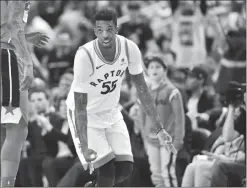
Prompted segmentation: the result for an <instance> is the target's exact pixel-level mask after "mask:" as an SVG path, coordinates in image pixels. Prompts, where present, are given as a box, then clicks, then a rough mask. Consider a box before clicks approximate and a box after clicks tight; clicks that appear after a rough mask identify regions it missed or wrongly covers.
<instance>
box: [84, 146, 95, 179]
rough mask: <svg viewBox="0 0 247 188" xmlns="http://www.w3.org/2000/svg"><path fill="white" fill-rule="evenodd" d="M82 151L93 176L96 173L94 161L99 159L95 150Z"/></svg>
mask: <svg viewBox="0 0 247 188" xmlns="http://www.w3.org/2000/svg"><path fill="white" fill-rule="evenodd" d="M81 149H82V153H83V156H84V158H85V160H86V161H87V163H88V166H89V173H90V174H92V173H93V171H94V167H93V164H92V161H94V160H95V159H96V158H97V153H96V152H95V151H94V150H92V149H89V148H88V149H86V150H83V148H81Z"/></svg>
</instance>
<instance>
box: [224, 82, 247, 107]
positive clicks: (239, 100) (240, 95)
mask: <svg viewBox="0 0 247 188" xmlns="http://www.w3.org/2000/svg"><path fill="white" fill-rule="evenodd" d="M244 93H246V83H244V84H242V83H239V82H235V81H231V82H230V83H229V85H228V89H227V90H226V93H225V94H224V96H223V99H224V104H226V105H229V104H233V105H234V106H239V105H242V104H244V103H245V100H244Z"/></svg>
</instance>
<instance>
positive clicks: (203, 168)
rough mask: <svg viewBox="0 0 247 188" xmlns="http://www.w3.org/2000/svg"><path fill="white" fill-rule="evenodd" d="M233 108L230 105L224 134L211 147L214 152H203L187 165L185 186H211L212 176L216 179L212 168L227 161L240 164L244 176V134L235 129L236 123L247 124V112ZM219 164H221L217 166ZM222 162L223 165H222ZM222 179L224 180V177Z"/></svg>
mask: <svg viewBox="0 0 247 188" xmlns="http://www.w3.org/2000/svg"><path fill="white" fill-rule="evenodd" d="M233 109H234V108H233V107H232V105H230V106H229V108H228V115H227V118H226V120H225V123H224V126H223V129H222V136H221V137H219V138H218V139H217V140H216V141H215V143H214V145H213V147H212V148H211V149H212V150H211V151H214V152H206V151H205V152H203V154H205V156H196V157H195V159H194V161H193V162H192V163H191V164H189V165H188V166H187V168H186V171H185V174H184V178H183V182H182V186H183V187H191V186H192V187H194V186H195V187H207V186H210V181H211V178H213V179H214V176H212V169H214V166H216V167H219V166H220V167H222V166H224V164H225V163H227V164H234V163H235V164H236V166H239V172H240V173H239V174H241V173H242V174H241V176H242V177H244V173H243V170H244V167H245V165H244V164H243V163H244V161H245V151H244V150H245V149H244V136H243V135H240V134H239V133H238V132H237V131H235V130H234V124H235V125H236V126H241V127H242V126H245V124H246V123H245V122H244V121H243V120H245V117H243V116H244V114H245V112H244V113H243V112H242V113H236V112H237V110H236V111H235V112H234V110H233ZM240 121H241V122H240ZM239 124H241V125H239ZM217 164H220V165H219V166H217ZM221 164H223V165H222V166H221ZM240 164H242V165H240ZM226 166H227V165H226ZM244 171H245V170H244ZM241 176H240V177H241ZM215 178H219V176H215ZM220 181H222V179H221V180H220ZM217 182H219V181H217ZM224 183H226V182H224ZM224 183H223V184H224ZM215 186H216V185H215ZM235 186H237V185H235Z"/></svg>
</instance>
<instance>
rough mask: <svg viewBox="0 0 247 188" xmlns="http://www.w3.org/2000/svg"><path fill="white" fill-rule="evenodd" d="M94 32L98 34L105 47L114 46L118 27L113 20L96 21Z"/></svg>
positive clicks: (101, 43)
mask: <svg viewBox="0 0 247 188" xmlns="http://www.w3.org/2000/svg"><path fill="white" fill-rule="evenodd" d="M94 33H95V35H96V36H97V38H98V40H99V43H100V45H102V46H103V47H112V45H113V44H114V42H115V37H116V33H117V27H116V26H115V25H114V23H113V21H112V20H111V21H103V20H98V21H96V25H95V28H94Z"/></svg>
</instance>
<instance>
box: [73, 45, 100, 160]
mask: <svg viewBox="0 0 247 188" xmlns="http://www.w3.org/2000/svg"><path fill="white" fill-rule="evenodd" d="M92 72H93V68H92V62H91V61H90V58H89V56H88V54H87V53H86V51H85V50H84V49H83V48H80V49H79V50H78V51H77V52H76V55H75V59H74V80H73V83H72V86H71V89H72V90H73V92H74V103H75V127H76V130H75V134H76V136H78V138H79V140H80V148H81V151H82V153H83V155H84V157H85V159H86V161H88V162H90V161H91V160H92V159H90V155H91V154H92V153H94V152H93V151H92V150H90V149H89V148H88V137H87V124H88V121H87V102H88V91H89V90H88V89H89V88H88V85H87V81H88V79H89V77H90V75H91V74H92ZM94 154H96V153H94Z"/></svg>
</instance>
